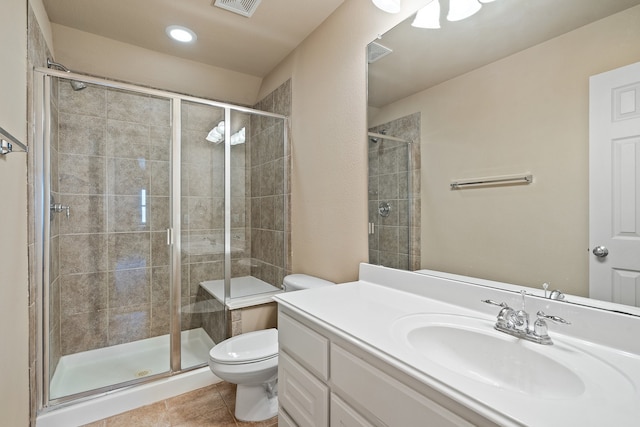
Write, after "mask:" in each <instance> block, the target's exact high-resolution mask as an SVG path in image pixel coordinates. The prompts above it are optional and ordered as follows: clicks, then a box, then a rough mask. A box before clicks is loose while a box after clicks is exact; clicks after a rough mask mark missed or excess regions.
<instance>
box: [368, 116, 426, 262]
mask: <svg viewBox="0 0 640 427" xmlns="http://www.w3.org/2000/svg"><path fill="white" fill-rule="evenodd" d="M367 147H368V165H369V168H368V178H369V185H368V200H369V209H368V211H369V262H370V263H372V264H377V265H384V266H385V267H392V268H398V269H402V270H409V271H413V270H418V269H419V268H420V199H421V198H420V113H415V114H412V115H409V116H405V117H402V118H399V119H396V120H393V121H391V122H388V123H384V124H382V125H379V126H375V127H372V128H370V129H369V132H368V139H367Z"/></svg>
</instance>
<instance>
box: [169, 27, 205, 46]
mask: <svg viewBox="0 0 640 427" xmlns="http://www.w3.org/2000/svg"><path fill="white" fill-rule="evenodd" d="M166 32H167V35H168V36H169V37H171V38H172V39H174V40H177V41H179V42H182V43H189V42H192V41H195V40H196V39H197V38H198V36H196V33H194V32H193V31H191V30H190V29H188V28H186V27H181V26H180V25H169V26H168V27H167V29H166Z"/></svg>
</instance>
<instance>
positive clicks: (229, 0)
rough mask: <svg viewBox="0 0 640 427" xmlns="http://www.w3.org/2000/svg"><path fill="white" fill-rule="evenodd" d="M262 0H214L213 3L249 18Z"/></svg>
mask: <svg viewBox="0 0 640 427" xmlns="http://www.w3.org/2000/svg"><path fill="white" fill-rule="evenodd" d="M261 1H262V0H214V1H213V5H214V6H216V7H219V8H222V9H226V10H228V11H230V12H233V13H237V14H238V15H242V16H246V17H247V18H250V17H251V15H253V12H255V11H256V9H257V8H258V5H259V4H260V2H261Z"/></svg>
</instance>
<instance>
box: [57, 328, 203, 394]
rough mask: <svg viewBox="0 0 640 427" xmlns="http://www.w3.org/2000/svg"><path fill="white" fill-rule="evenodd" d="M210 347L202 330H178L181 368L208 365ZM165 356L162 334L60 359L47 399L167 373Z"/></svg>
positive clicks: (165, 339) (166, 337) (166, 341)
mask: <svg viewBox="0 0 640 427" xmlns="http://www.w3.org/2000/svg"><path fill="white" fill-rule="evenodd" d="M214 344H215V343H214V342H213V340H212V339H211V338H210V337H209V335H207V333H206V332H205V331H204V329H202V328H197V329H192V330H189V331H182V334H181V348H182V353H181V362H182V363H181V364H182V367H183V369H184V368H190V367H194V366H198V365H201V364H203V363H208V361H209V351H210V350H211V348H212V347H213V346H214ZM169 353H170V349H169V335H162V336H158V337H154V338H147V339H144V340H140V341H134V342H131V343H126V344H118V345H114V346H111V347H105V348H100V349H95V350H89V351H84V352H81V353H76V354H70V355H67V356H63V357H61V358H60V361H59V362H58V366H57V368H56V370H55V373H54V374H53V378H52V379H51V387H50V398H51V399H58V398H61V397H64V396H69V395H72V394H76V393H82V392H85V391H88V390H95V389H99V388H103V387H107V386H111V385H114V384H120V383H124V382H127V381H131V380H135V379H138V378H144V377H147V376H150V375H156V374H161V373H164V372H168V371H169Z"/></svg>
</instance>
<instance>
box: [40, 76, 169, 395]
mask: <svg viewBox="0 0 640 427" xmlns="http://www.w3.org/2000/svg"><path fill="white" fill-rule="evenodd" d="M48 94H49V107H50V114H49V117H48V119H49V129H50V133H49V135H50V136H49V145H48V147H45V151H46V154H45V159H47V158H48V161H47V165H46V166H45V170H48V173H45V176H48V178H49V182H48V187H49V189H50V191H49V194H50V206H49V213H50V215H49V218H46V220H47V222H48V229H49V230H48V231H49V236H48V237H49V242H50V244H49V263H48V265H49V269H48V270H49V284H48V289H47V290H48V300H49V306H48V316H47V326H48V340H49V346H48V352H47V353H48V366H49V375H50V381H51V383H50V390H49V392H50V398H51V399H59V398H63V397H65V396H69V395H74V394H78V393H84V392H86V391H89V390H94V389H105V388H107V389H108V388H109V387H110V386H113V385H115V384H119V383H123V382H128V381H132V380H135V379H137V378H143V377H146V376H151V375H156V374H161V373H164V372H168V370H169V354H168V351H166V350H165V351H162V350H160V349H161V348H162V347H165V348H168V338H167V334H168V333H169V319H170V316H169V286H170V275H169V269H170V257H169V249H168V246H167V244H166V230H167V228H168V227H169V224H170V219H171V218H170V214H171V210H170V207H171V205H170V193H169V190H170V186H169V176H170V153H171V103H170V100H169V99H166V98H161V97H155V96H149V95H145V94H140V93H135V92H131V91H126V90H117V89H111V88H108V87H105V86H99V85H86V87H84V88H82V89H81V90H77V89H76V88H74V87H73V86H72V85H71V84H70V83H69V81H68V80H65V79H59V78H57V77H54V78H52V79H51V84H50V90H49V92H48ZM129 355H132V356H131V357H129Z"/></svg>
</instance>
